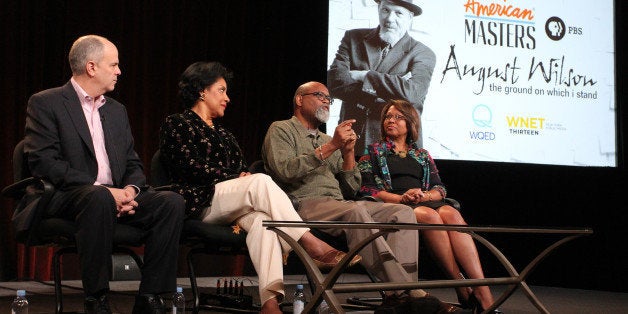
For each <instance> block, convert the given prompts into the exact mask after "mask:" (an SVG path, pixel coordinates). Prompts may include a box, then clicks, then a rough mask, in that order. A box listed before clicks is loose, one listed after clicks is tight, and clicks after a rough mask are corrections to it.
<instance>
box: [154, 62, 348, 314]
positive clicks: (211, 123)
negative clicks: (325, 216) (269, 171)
mask: <svg viewBox="0 0 628 314" xmlns="http://www.w3.org/2000/svg"><path fill="white" fill-rule="evenodd" d="M231 77H232V74H231V72H230V71H229V70H227V69H226V68H225V67H224V66H222V65H221V64H220V63H217V62H197V63H194V64H192V65H190V66H189V67H188V68H187V69H186V70H185V71H184V72H183V74H182V75H181V79H180V81H179V93H180V96H181V100H182V102H183V106H184V107H185V110H184V111H183V113H178V114H173V115H171V116H169V117H167V118H166V120H165V122H164V123H163V124H162V126H161V130H160V150H161V156H162V162H163V163H164V164H165V165H167V167H168V170H169V172H170V175H171V177H172V184H173V188H174V190H175V191H176V192H178V193H180V194H181V195H183V197H184V198H185V200H186V213H187V216H188V218H193V219H200V220H202V221H203V222H206V223H208V224H236V225H238V226H240V227H241V228H243V229H244V230H245V231H247V238H246V242H247V246H248V249H249V255H250V257H251V260H252V261H253V265H254V266H255V269H256V271H257V274H258V276H259V287H260V288H259V290H260V301H261V303H262V312H263V313H280V312H281V311H280V309H279V305H278V303H279V302H281V300H282V299H283V297H284V295H285V292H284V287H283V265H282V261H283V258H282V257H283V256H282V255H283V254H288V252H289V251H290V247H289V246H288V245H287V243H285V242H284V241H283V240H281V239H280V238H279V237H278V236H277V234H276V233H275V232H273V231H270V230H267V229H266V228H264V227H262V221H263V220H287V221H301V218H300V217H299V215H298V214H297V213H296V211H295V209H294V207H293V206H292V202H291V201H290V199H289V198H288V196H287V195H286V194H285V193H284V192H283V191H282V190H281V189H280V188H279V187H278V186H277V185H276V184H275V183H274V182H273V180H272V179H271V178H270V177H269V176H268V175H265V174H251V173H249V172H247V170H246V169H247V168H246V164H245V162H244V158H243V156H242V151H241V149H240V147H239V146H238V143H237V141H236V139H235V137H234V136H233V134H231V132H229V131H228V130H227V129H225V128H224V127H222V126H221V125H219V124H217V123H216V122H215V119H217V118H221V117H222V116H224V113H225V109H226V108H227V105H228V103H229V97H228V96H227V81H228V80H230V79H231ZM282 230H283V231H284V232H286V233H287V234H289V235H290V236H291V237H292V238H294V239H298V240H299V242H300V243H301V244H302V245H303V247H304V248H305V249H306V251H307V252H308V254H309V255H310V256H311V257H312V258H313V259H314V261H315V262H316V263H317V264H318V265H319V266H320V267H323V268H329V267H333V266H334V265H335V264H337V263H338V261H340V259H342V257H344V256H345V253H343V252H340V251H337V250H335V249H333V248H332V247H331V246H329V245H328V244H327V243H325V242H323V241H321V240H320V239H318V238H316V237H315V236H314V235H313V234H312V233H310V232H309V230H308V229H307V228H282ZM359 260H360V257H359V256H356V258H354V259H353V260H352V264H355V263H357V262H359Z"/></svg>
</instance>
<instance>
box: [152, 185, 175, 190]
mask: <svg viewBox="0 0 628 314" xmlns="http://www.w3.org/2000/svg"><path fill="white" fill-rule="evenodd" d="M153 189H155V191H172V184H168V185H162V186H154V187H153Z"/></svg>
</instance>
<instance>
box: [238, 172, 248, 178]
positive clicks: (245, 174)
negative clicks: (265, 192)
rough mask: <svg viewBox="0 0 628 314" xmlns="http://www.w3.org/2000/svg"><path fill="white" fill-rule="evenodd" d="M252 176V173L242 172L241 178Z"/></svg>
mask: <svg viewBox="0 0 628 314" xmlns="http://www.w3.org/2000/svg"><path fill="white" fill-rule="evenodd" d="M250 175H251V173H250V172H240V178H242V177H246V176H250Z"/></svg>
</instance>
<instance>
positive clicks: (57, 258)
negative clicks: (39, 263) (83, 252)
mask: <svg viewBox="0 0 628 314" xmlns="http://www.w3.org/2000/svg"><path fill="white" fill-rule="evenodd" d="M66 253H77V249H76V247H74V246H70V247H62V248H60V249H58V250H56V251H55V254H54V255H53V257H52V268H53V269H52V273H53V279H54V283H55V301H56V303H57V304H56V308H55V313H57V314H60V313H63V291H62V290H61V289H62V288H61V256H62V255H63V254H66Z"/></svg>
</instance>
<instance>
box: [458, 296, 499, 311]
mask: <svg viewBox="0 0 628 314" xmlns="http://www.w3.org/2000/svg"><path fill="white" fill-rule="evenodd" d="M466 303H467V306H468V307H466V308H468V309H472V310H473V313H474V314H480V313H484V311H485V310H484V308H483V307H482V304H481V303H480V301H479V300H478V298H476V297H475V294H473V293H471V294H470V295H469V299H467V300H466ZM489 313H492V314H504V312H502V310H500V309H499V308H496V309H494V310H492V311H490V312H489Z"/></svg>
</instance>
